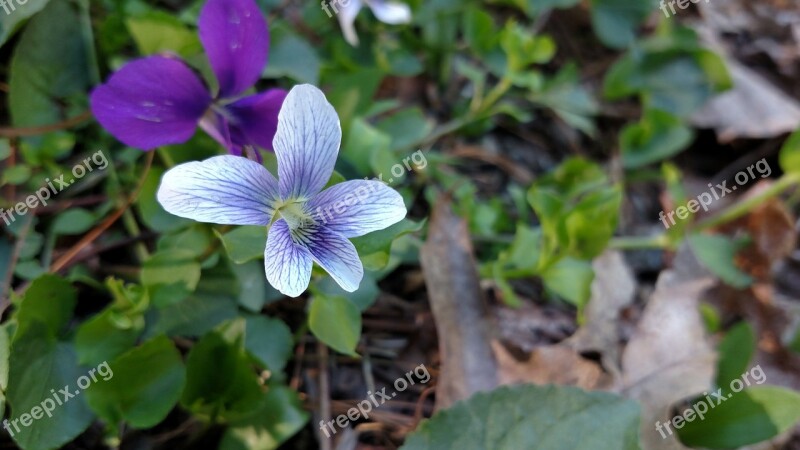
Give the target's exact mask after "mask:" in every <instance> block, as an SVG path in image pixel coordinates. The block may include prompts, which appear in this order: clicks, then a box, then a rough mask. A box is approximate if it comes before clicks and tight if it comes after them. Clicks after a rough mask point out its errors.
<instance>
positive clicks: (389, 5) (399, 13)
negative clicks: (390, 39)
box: [367, 0, 411, 25]
mask: <svg viewBox="0 0 800 450" xmlns="http://www.w3.org/2000/svg"><path fill="white" fill-rule="evenodd" d="M367 6H369V9H371V10H372V13H373V14H375V17H377V18H378V20H380V21H381V22H383V23H388V24H390V25H398V24H401V23H409V22H411V8H409V7H408V5H406V4H404V3H399V2H393V1H389V0H368V1H367Z"/></svg>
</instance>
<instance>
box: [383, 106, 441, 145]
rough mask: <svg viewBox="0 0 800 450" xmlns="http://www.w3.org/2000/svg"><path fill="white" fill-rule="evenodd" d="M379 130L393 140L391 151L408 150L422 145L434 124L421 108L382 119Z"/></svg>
mask: <svg viewBox="0 0 800 450" xmlns="http://www.w3.org/2000/svg"><path fill="white" fill-rule="evenodd" d="M376 127H377V128H378V130H380V131H382V132H384V133H385V134H387V135H388V136H390V137H391V139H392V144H391V149H392V150H394V151H396V150H407V149H411V148H413V147H414V146H416V145H417V144H418V143H420V142H421V141H422V140H423V139H424V138H425V137H427V136H428V134H429V133H430V132H431V130H432V129H433V124H432V123H431V121H430V120H428V119H427V118H426V117H425V114H424V113H423V112H422V110H421V109H419V108H416V107H414V108H407V109H404V110H401V111H399V112H397V113H395V114H392V115H391V116H389V117H387V118H385V119H382V120H381V121H379V122H378V123H377V124H376Z"/></svg>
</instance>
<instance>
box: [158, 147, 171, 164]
mask: <svg viewBox="0 0 800 450" xmlns="http://www.w3.org/2000/svg"><path fill="white" fill-rule="evenodd" d="M156 152H157V153H158V157H159V158H161V162H163V163H164V165H165V166H166V167H167V169H171V168H173V167H175V160H174V159H172V155H170V154H169V152H168V151H167V150H166V149H165V148H164V147H158V148H157V149H156Z"/></svg>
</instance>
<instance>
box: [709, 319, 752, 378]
mask: <svg viewBox="0 0 800 450" xmlns="http://www.w3.org/2000/svg"><path fill="white" fill-rule="evenodd" d="M755 350H756V335H755V331H754V330H753V327H752V326H750V324H748V323H747V322H741V323H739V324H736V325H735V326H733V327H731V329H730V330H728V332H727V333H725V337H724V338H723V339H722V342H720V343H719V347H718V348H717V352H718V353H719V360H718V361H717V386H719V387H722V388H723V389H724V390H725V391H727V390H728V386H730V384H731V381H733V380H735V379H737V378H739V377H741V376H742V374H743V373H744V372H745V371H746V370H747V367H748V366H749V365H750V359H751V358H752V357H753V353H755Z"/></svg>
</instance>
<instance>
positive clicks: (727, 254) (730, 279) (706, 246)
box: [689, 234, 753, 289]
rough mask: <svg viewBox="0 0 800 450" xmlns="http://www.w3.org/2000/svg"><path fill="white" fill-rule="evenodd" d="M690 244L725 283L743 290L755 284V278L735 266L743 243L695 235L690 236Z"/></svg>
mask: <svg viewBox="0 0 800 450" xmlns="http://www.w3.org/2000/svg"><path fill="white" fill-rule="evenodd" d="M689 244H690V245H691V247H692V251H694V253H695V255H697V259H699V260H700V262H701V263H703V265H704V266H705V267H706V268H707V269H708V270H710V271H711V272H712V273H714V275H717V276H718V277H720V279H722V281H724V282H725V283H727V284H729V285H731V286H733V287H735V288H738V289H743V288H746V287H747V286H750V284H751V283H752V282H753V278H751V277H750V276H749V275H747V274H746V273H744V272H742V271H741V270H739V268H738V267H736V264H735V261H736V253H737V252H738V251H739V249H740V248H741V247H742V243H741V242H736V241H733V240H731V239H728V238H727V237H725V236H721V235H707V234H693V235H691V236H689Z"/></svg>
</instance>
